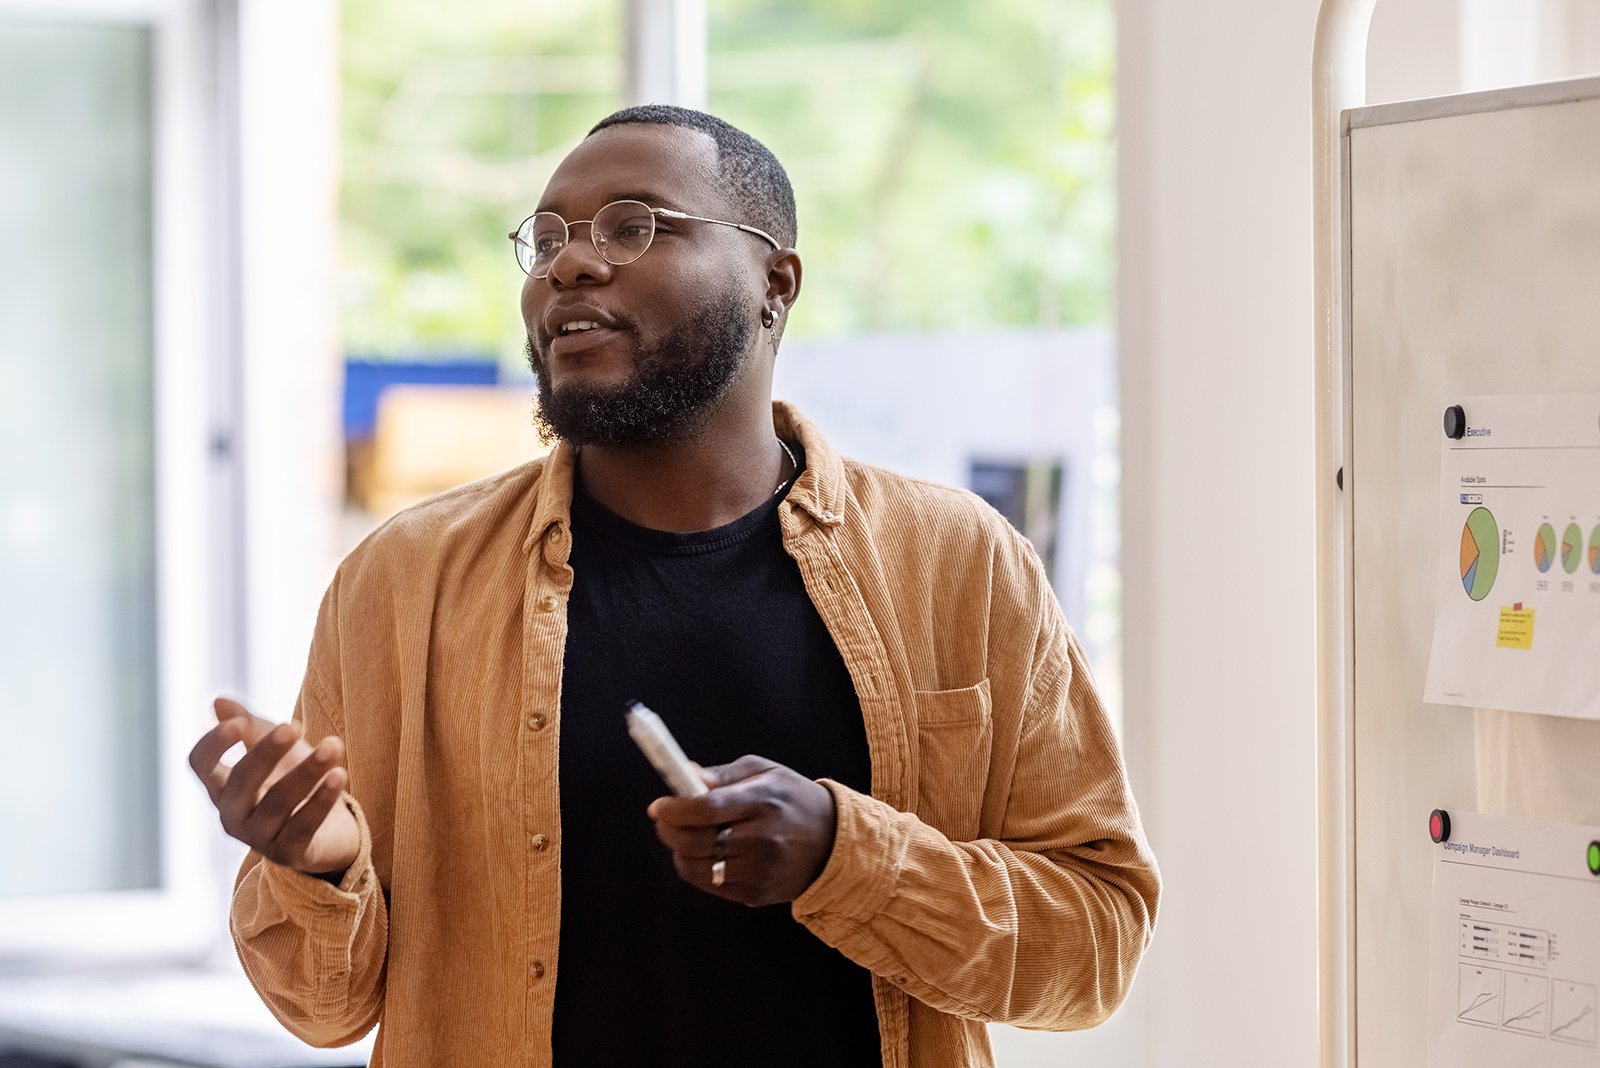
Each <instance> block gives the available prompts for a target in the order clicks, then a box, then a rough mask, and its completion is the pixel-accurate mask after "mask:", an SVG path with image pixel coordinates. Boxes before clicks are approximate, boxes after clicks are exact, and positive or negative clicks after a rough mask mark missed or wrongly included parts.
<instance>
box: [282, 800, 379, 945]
mask: <svg viewBox="0 0 1600 1068" xmlns="http://www.w3.org/2000/svg"><path fill="white" fill-rule="evenodd" d="M340 799H341V800H342V801H343V802H344V804H345V807H347V808H348V809H349V810H350V814H351V815H352V816H354V817H355V820H356V833H357V842H358V844H357V846H356V859H355V860H354V861H352V862H351V863H350V867H349V868H347V869H346V870H345V873H344V878H342V879H341V880H340V881H339V884H338V885H337V886H335V885H334V884H333V883H331V882H329V881H328V880H327V879H324V878H323V877H322V876H320V875H308V874H306V873H305V872H303V871H296V870H295V869H294V868H290V867H287V866H285V865H283V864H278V863H275V862H273V861H270V860H267V859H266V858H265V857H261V863H260V864H258V865H257V867H256V872H257V878H258V879H260V880H261V887H262V889H264V890H265V891H266V892H267V893H268V894H269V895H270V896H271V898H272V900H273V901H274V902H276V903H277V905H278V907H279V908H281V909H282V910H283V911H284V913H285V914H286V915H287V916H289V917H290V918H298V919H302V920H309V919H311V918H312V917H313V916H316V915H318V914H323V913H326V912H327V910H328V909H329V908H330V907H332V908H334V909H340V910H343V909H348V908H350V907H351V906H353V905H355V904H357V903H358V902H359V901H360V900H361V899H362V897H363V896H364V895H365V894H366V893H367V892H368V891H370V890H371V888H372V883H373V882H375V881H376V880H377V872H376V871H375V870H374V869H373V867H372V831H371V829H370V828H369V827H368V826H367V817H366V814H365V813H363V812H362V811H361V805H360V803H359V802H358V801H356V799H355V798H354V797H352V796H351V795H350V793H349V792H348V791H346V792H345V793H344V794H342V795H341V797H340ZM254 855H255V856H260V854H254Z"/></svg>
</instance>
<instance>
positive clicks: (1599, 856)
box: [1589, 842, 1600, 875]
mask: <svg viewBox="0 0 1600 1068" xmlns="http://www.w3.org/2000/svg"><path fill="white" fill-rule="evenodd" d="M1589 874H1590V875H1600V842H1590V843H1589Z"/></svg>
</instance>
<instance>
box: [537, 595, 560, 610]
mask: <svg viewBox="0 0 1600 1068" xmlns="http://www.w3.org/2000/svg"><path fill="white" fill-rule="evenodd" d="M560 603H561V602H560V600H558V599H557V598H556V597H555V595H554V594H549V593H547V594H545V595H544V596H543V597H541V598H539V611H541V612H554V611H555V610H556V606H557V605H559V604H560Z"/></svg>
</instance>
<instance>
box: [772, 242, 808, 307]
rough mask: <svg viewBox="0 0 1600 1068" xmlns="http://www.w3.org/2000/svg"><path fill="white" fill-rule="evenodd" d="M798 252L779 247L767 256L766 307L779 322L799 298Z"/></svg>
mask: <svg viewBox="0 0 1600 1068" xmlns="http://www.w3.org/2000/svg"><path fill="white" fill-rule="evenodd" d="M800 273H801V272H800V253H798V252H796V251H795V250H794V249H792V248H784V249H779V250H778V251H776V252H774V253H772V254H771V255H770V256H768V257H767V295H766V302H765V303H766V307H767V309H768V310H769V311H771V313H772V315H773V317H774V318H775V319H777V320H779V321H780V322H781V321H782V319H783V317H784V315H785V314H787V313H788V311H789V309H790V308H791V307H793V306H794V302H795V301H796V300H798V299H799V298H800Z"/></svg>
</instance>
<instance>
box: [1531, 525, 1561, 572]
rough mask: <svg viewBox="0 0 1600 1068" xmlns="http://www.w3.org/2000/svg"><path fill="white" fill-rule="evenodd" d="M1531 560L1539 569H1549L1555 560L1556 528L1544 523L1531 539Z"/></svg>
mask: <svg viewBox="0 0 1600 1068" xmlns="http://www.w3.org/2000/svg"><path fill="white" fill-rule="evenodd" d="M1533 562H1534V564H1535V565H1537V566H1538V568H1539V570H1540V571H1549V570H1550V565H1551V564H1553V563H1555V562H1556V528H1555V527H1553V526H1551V525H1550V524H1549V523H1546V524H1545V525H1544V526H1542V527H1540V528H1539V536H1538V537H1536V538H1534V539H1533Z"/></svg>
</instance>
